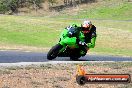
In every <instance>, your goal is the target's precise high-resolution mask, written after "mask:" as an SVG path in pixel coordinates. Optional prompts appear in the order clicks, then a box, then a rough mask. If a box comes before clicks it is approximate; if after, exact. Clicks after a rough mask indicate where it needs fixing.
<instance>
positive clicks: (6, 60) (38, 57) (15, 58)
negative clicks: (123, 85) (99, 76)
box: [0, 51, 132, 66]
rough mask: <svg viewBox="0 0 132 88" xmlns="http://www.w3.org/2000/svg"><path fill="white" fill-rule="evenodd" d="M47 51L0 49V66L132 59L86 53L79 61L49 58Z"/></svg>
mask: <svg viewBox="0 0 132 88" xmlns="http://www.w3.org/2000/svg"><path fill="white" fill-rule="evenodd" d="M46 55H47V54H46V53H37V52H22V51H0V66H6V65H27V64H28V65H29V64H39V63H79V62H82V61H83V62H84V61H85V62H87V61H95V62H109V61H110V62H111V61H132V57H121V56H102V55H86V56H85V57H81V58H80V59H79V61H70V59H69V58H68V57H57V58H56V59H54V60H52V61H49V60H47V57H46Z"/></svg>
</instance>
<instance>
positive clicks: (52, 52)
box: [47, 44, 63, 60]
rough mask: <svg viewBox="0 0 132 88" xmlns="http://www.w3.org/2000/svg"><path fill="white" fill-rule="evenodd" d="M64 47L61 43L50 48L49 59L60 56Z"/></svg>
mask: <svg viewBox="0 0 132 88" xmlns="http://www.w3.org/2000/svg"><path fill="white" fill-rule="evenodd" d="M62 48H63V46H62V45H61V44H56V45H55V46H53V47H52V48H51V49H50V50H49V52H48V54H47V59H48V60H53V59H55V58H56V57H57V56H58V54H59V51H60V50H61V49H62Z"/></svg>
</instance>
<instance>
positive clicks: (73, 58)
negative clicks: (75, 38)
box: [70, 56, 80, 61]
mask: <svg viewBox="0 0 132 88" xmlns="http://www.w3.org/2000/svg"><path fill="white" fill-rule="evenodd" d="M79 58H80V57H73V56H72V57H70V60H73V61H78V60H79Z"/></svg>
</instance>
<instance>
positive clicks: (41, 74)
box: [0, 62, 132, 88]
mask: <svg viewBox="0 0 132 88" xmlns="http://www.w3.org/2000/svg"><path fill="white" fill-rule="evenodd" d="M77 65H78V64H54V65H53V64H45V65H39V66H27V67H6V68H5V67H4V68H2V67H1V68H0V88H124V87H125V88H131V87H132V83H130V84H86V85H84V86H80V85H78V84H77V83H76V80H75V75H76V69H77ZM83 66H84V68H85V70H86V72H87V73H101V74H104V73H105V74H108V73H112V74H113V73H114V74H117V73H118V74H119V73H129V74H132V63H131V62H115V63H101V62H100V63H83Z"/></svg>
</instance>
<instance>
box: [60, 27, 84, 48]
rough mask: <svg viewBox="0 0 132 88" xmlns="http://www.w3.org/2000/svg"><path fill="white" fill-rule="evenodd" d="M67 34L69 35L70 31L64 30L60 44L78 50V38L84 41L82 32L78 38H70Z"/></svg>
mask: <svg viewBox="0 0 132 88" xmlns="http://www.w3.org/2000/svg"><path fill="white" fill-rule="evenodd" d="M67 33H68V30H67V29H64V30H63V32H62V33H61V35H60V41H59V43H60V44H61V45H63V46H67V45H68V46H69V47H75V48H78V45H77V43H76V39H77V37H78V38H79V40H80V41H84V35H83V33H82V32H79V34H78V36H76V37H69V36H68V34H67Z"/></svg>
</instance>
